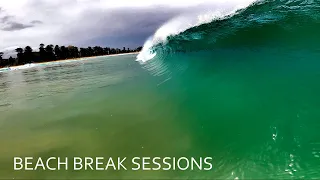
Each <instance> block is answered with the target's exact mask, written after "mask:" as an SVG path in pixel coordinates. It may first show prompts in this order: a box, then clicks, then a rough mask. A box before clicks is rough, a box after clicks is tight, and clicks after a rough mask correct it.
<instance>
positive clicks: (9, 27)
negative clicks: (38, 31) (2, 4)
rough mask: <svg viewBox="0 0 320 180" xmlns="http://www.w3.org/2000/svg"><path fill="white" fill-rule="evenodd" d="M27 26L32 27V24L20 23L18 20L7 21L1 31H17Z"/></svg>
mask: <svg viewBox="0 0 320 180" xmlns="http://www.w3.org/2000/svg"><path fill="white" fill-rule="evenodd" d="M29 27H33V25H28V24H22V23H18V22H8V23H7V24H6V25H5V26H4V27H3V28H2V30H3V31H18V30H22V29H26V28H29Z"/></svg>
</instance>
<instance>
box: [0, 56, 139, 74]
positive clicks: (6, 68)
mask: <svg viewBox="0 0 320 180" xmlns="http://www.w3.org/2000/svg"><path fill="white" fill-rule="evenodd" d="M138 53H139V52H131V53H119V54H108V55H101V56H89V57H79V58H69V59H61V60H56V61H47V62H39V63H30V64H24V65H18V66H10V67H1V68H0V72H4V71H6V70H9V71H10V70H17V69H20V68H21V67H25V66H26V65H31V64H32V65H40V64H47V63H52V62H58V63H59V62H63V61H69V62H70V61H79V60H84V59H92V58H97V57H113V56H122V55H130V54H138ZM19 67H20V68H19ZM31 67H33V66H31ZM2 70H4V71H2Z"/></svg>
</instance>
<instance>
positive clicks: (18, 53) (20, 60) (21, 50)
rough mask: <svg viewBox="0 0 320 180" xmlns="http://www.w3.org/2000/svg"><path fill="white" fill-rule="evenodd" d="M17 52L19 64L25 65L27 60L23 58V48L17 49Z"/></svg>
mask: <svg viewBox="0 0 320 180" xmlns="http://www.w3.org/2000/svg"><path fill="white" fill-rule="evenodd" d="M15 50H16V52H17V58H18V62H17V64H25V60H24V58H23V49H22V48H17V49H15Z"/></svg>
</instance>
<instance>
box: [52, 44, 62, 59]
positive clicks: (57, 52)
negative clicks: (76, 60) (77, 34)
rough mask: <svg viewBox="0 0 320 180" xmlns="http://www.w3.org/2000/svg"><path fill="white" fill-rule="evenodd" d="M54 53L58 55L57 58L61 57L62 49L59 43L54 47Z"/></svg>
mask: <svg viewBox="0 0 320 180" xmlns="http://www.w3.org/2000/svg"><path fill="white" fill-rule="evenodd" d="M54 54H55V56H56V58H55V59H61V49H60V47H59V46H58V45H56V46H55V47H54Z"/></svg>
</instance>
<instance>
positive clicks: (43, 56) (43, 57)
mask: <svg viewBox="0 0 320 180" xmlns="http://www.w3.org/2000/svg"><path fill="white" fill-rule="evenodd" d="M39 53H40V60H39V61H40V62H42V61H45V60H46V59H47V58H46V55H47V54H46V50H45V49H44V44H43V43H41V44H40V47H39Z"/></svg>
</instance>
